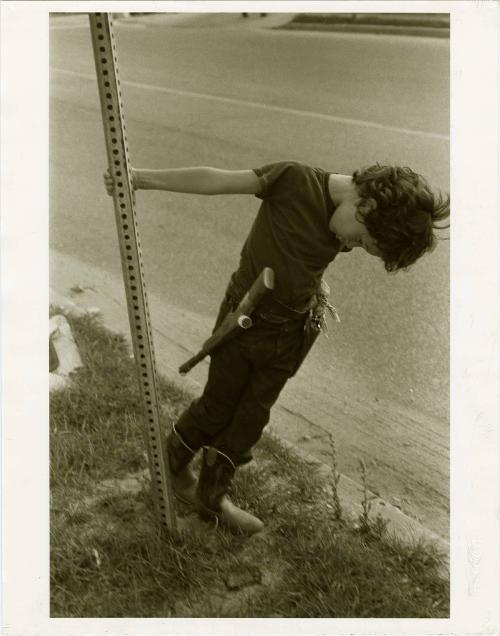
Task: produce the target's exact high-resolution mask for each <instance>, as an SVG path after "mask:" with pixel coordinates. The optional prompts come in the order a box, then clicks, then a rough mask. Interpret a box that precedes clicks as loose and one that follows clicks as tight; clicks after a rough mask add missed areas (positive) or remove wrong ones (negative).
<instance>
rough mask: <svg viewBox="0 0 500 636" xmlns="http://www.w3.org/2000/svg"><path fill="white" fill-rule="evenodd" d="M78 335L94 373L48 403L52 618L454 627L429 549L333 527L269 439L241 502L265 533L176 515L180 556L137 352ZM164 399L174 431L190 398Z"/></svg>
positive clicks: (324, 497)
mask: <svg viewBox="0 0 500 636" xmlns="http://www.w3.org/2000/svg"><path fill="white" fill-rule="evenodd" d="M71 322H72V327H73V332H74V335H75V339H76V340H77V343H78V345H79V347H80V353H81V355H82V358H83V361H84V365H85V366H84V368H83V369H82V370H80V371H79V372H78V374H77V375H76V376H75V378H74V381H73V383H72V386H71V387H70V388H68V389H64V390H62V391H59V392H57V393H54V394H52V395H51V422H50V435H51V615H52V616H54V617H63V616H64V617H278V616H282V617H445V616H447V615H448V612H449V589H448V582H447V581H444V580H442V579H441V578H439V575H438V568H439V563H440V556H439V555H437V554H436V553H435V552H434V551H433V549H432V548H431V547H430V546H423V545H416V546H412V547H408V546H403V545H398V544H397V543H396V542H395V541H394V540H392V539H391V540H390V539H389V538H387V537H386V536H385V535H384V532H383V527H382V526H380V525H377V524H374V523H369V524H368V527H367V526H366V524H363V523H357V524H352V523H351V522H348V521H347V522H346V521H338V520H336V519H335V518H334V517H335V515H334V512H333V511H334V510H335V505H331V504H332V503H334V501H333V498H332V492H331V488H329V487H328V485H325V484H322V483H321V482H320V480H319V478H318V477H317V476H316V475H315V473H314V468H313V467H312V466H311V465H308V464H307V463H305V462H303V461H300V460H299V459H297V458H296V457H295V456H293V455H292V454H291V453H290V452H289V451H287V450H286V449H284V448H283V447H282V446H281V445H280V444H279V442H278V441H277V440H275V439H273V438H271V437H270V436H267V435H266V436H264V438H263V439H262V441H261V442H260V443H259V445H258V448H257V449H256V453H255V457H256V460H255V461H254V462H253V463H252V464H250V465H249V466H245V467H244V468H242V469H241V470H240V471H239V473H238V475H237V478H236V480H235V483H234V488H233V493H232V497H233V499H234V500H235V501H236V502H238V503H239V504H240V505H242V506H245V505H246V503H245V502H249V507H250V508H251V509H252V511H254V512H255V513H256V514H258V515H259V516H260V517H261V518H262V519H263V520H264V522H265V524H266V530H265V532H264V533H262V534H261V535H256V536H254V537H252V538H251V539H244V538H243V537H239V536H233V535H231V534H229V533H227V532H226V531H224V530H221V529H217V528H214V527H213V526H212V525H211V524H208V523H206V522H202V521H200V520H199V519H198V517H197V516H196V515H194V514H193V513H191V512H190V511H189V510H188V509H187V508H185V507H181V506H179V507H178V516H179V525H180V527H181V528H182V529H183V536H184V538H183V541H182V543H176V542H174V541H173V540H172V539H171V538H170V537H168V536H164V535H162V532H161V530H160V529H159V527H158V525H157V524H156V522H155V517H154V512H153V505H152V502H151V500H150V495H149V488H148V478H147V470H146V466H147V460H146V455H145V447H144V442H143V438H142V433H141V426H140V420H141V413H140V401H139V393H138V389H137V386H136V380H135V369H134V365H133V361H132V360H131V357H130V352H129V350H128V348H127V346H126V344H125V342H124V340H123V338H121V337H120V336H117V335H115V334H112V333H110V332H109V331H107V330H105V329H104V328H103V327H102V326H100V324H99V323H98V322H96V321H95V319H91V318H80V319H77V320H72V321H71ZM160 385H161V389H160V392H161V399H162V405H163V406H164V409H165V420H166V421H167V420H168V419H171V418H175V417H176V416H177V415H178V413H179V411H180V410H182V408H184V406H185V405H186V404H187V403H188V401H189V399H190V396H188V395H186V394H184V393H182V391H180V390H179V389H178V388H176V387H175V386H173V385H170V384H168V383H167V382H165V381H164V380H163V379H161V382H160ZM325 503H328V504H329V506H325Z"/></svg>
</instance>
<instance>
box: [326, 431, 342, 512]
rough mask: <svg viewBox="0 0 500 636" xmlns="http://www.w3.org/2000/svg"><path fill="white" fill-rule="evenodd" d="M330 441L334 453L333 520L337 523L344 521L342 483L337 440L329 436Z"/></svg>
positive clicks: (332, 484) (332, 481) (332, 483)
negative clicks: (341, 502) (340, 482)
mask: <svg viewBox="0 0 500 636" xmlns="http://www.w3.org/2000/svg"><path fill="white" fill-rule="evenodd" d="M328 440H329V443H330V449H331V453H332V476H331V488H332V501H333V518H334V519H336V520H337V521H343V516H342V506H341V504H340V499H339V491H338V486H339V481H340V473H339V471H338V463H337V448H336V446H335V440H334V439H333V435H331V434H329V435H328Z"/></svg>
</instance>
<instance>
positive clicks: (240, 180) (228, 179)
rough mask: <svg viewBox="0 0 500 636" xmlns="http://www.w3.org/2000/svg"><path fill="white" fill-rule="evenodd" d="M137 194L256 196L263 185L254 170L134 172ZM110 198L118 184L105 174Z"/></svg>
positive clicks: (177, 169) (185, 169)
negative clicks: (139, 191)
mask: <svg viewBox="0 0 500 636" xmlns="http://www.w3.org/2000/svg"><path fill="white" fill-rule="evenodd" d="M132 181H133V185H134V190H168V191H169V192H185V193H190V194H256V193H258V192H259V191H260V183H259V179H258V177H257V175H256V174H255V172H253V170H221V169H219V168H209V167H196V168H173V169H167V170H137V169H135V168H133V169H132ZM104 185H105V186H106V190H107V192H108V194H109V195H112V194H113V189H114V183H113V179H112V177H111V176H110V175H109V172H106V173H105V174H104Z"/></svg>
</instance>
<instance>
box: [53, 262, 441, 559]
mask: <svg viewBox="0 0 500 636" xmlns="http://www.w3.org/2000/svg"><path fill="white" fill-rule="evenodd" d="M50 272H51V278H50V303H51V304H52V305H56V306H59V307H62V308H70V307H71V305H72V304H74V305H76V306H77V307H79V308H83V309H89V308H99V310H100V314H101V315H102V319H103V324H104V325H105V326H106V327H107V328H109V329H111V330H113V331H115V332H119V333H123V334H124V335H125V336H126V338H127V340H128V341H130V330H129V323H128V313H127V303H126V298H125V291H124V286H123V281H122V279H121V278H120V277H113V276H112V275H110V274H109V273H108V272H104V271H102V270H100V269H98V268H96V267H93V266H91V265H89V264H87V263H83V262H81V261H78V260H77V259H75V258H72V257H70V256H68V255H65V254H61V253H59V252H56V251H51V263H50ZM148 300H149V308H150V314H151V320H152V325H153V335H154V345H155V355H156V362H157V366H158V369H159V372H160V373H161V374H162V375H164V376H165V377H166V378H167V379H169V380H170V381H172V382H175V383H176V384H177V385H179V386H181V387H182V388H184V389H186V390H187V391H189V392H190V393H192V394H193V395H199V394H200V393H201V390H202V387H203V385H204V383H205V380H206V377H207V370H208V362H207V360H205V361H203V362H202V363H200V364H199V365H198V366H196V367H195V368H194V369H193V370H192V371H191V372H190V373H189V375H188V376H185V377H183V376H181V375H179V373H178V371H177V369H178V367H179V365H180V364H181V363H182V362H185V361H186V360H187V359H188V358H189V357H191V355H193V354H194V353H195V352H196V351H197V350H198V348H199V346H200V344H201V343H202V342H203V341H204V340H205V339H206V338H207V336H208V335H209V334H210V331H211V328H212V321H213V319H212V318H209V317H205V316H201V315H198V314H194V313H192V312H187V311H186V310H183V309H182V308H180V307H176V306H175V305H174V304H170V303H167V302H165V301H164V300H162V299H160V298H159V297H157V296H156V295H154V294H152V293H148ZM268 428H269V430H270V432H272V433H274V434H275V435H277V436H278V437H279V438H280V439H282V440H283V441H284V442H285V443H286V444H287V445H289V446H290V447H291V448H292V449H293V451H294V452H295V453H297V454H298V455H300V456H301V457H303V458H304V459H305V460H306V461H308V462H310V463H314V464H317V465H318V468H319V471H320V474H321V475H322V476H323V477H324V479H325V481H329V480H330V479H331V466H329V465H328V464H325V463H323V461H322V458H321V457H320V456H319V455H318V454H317V453H316V454H315V453H314V446H313V447H311V446H309V448H308V443H307V440H310V439H312V438H316V439H317V438H324V444H323V446H324V445H327V444H328V438H327V437H326V433H325V431H324V430H323V429H321V428H320V427H318V426H316V425H315V424H314V423H313V422H310V421H308V420H306V419H305V418H303V417H301V416H300V414H298V413H294V412H291V411H290V410H289V409H286V408H284V407H283V406H282V405H280V403H279V401H278V403H277V404H276V406H275V407H274V408H273V414H272V420H271V422H270V424H269V427H268ZM339 496H340V500H341V502H342V505H343V507H344V509H345V510H346V512H347V513H349V514H351V515H353V516H355V517H357V516H358V515H359V514H360V512H361V500H362V486H361V485H360V484H359V483H357V482H356V481H354V480H352V479H350V478H349V477H347V476H345V475H343V476H342V477H341V480H340V483H339ZM371 514H372V515H373V517H375V516H376V515H378V514H380V515H381V516H382V517H383V518H384V519H386V520H387V521H388V522H389V530H390V531H392V532H394V533H395V534H396V535H397V536H399V537H401V538H402V539H403V540H406V541H412V540H415V539H423V540H426V541H428V542H431V543H433V544H434V545H436V546H437V547H438V548H439V549H440V550H441V551H442V552H443V553H445V554H449V545H448V543H447V542H446V541H445V540H444V539H442V538H441V537H440V536H438V535H437V534H435V533H433V532H432V531H430V530H429V529H428V528H425V527H424V526H423V525H421V524H420V523H418V522H417V521H416V520H414V519H412V518H410V517H409V516H407V515H405V514H404V513H403V512H401V510H399V509H398V508H397V507H395V506H392V505H390V504H389V503H388V502H386V501H384V500H383V499H381V498H379V497H376V496H375V495H373V501H372V510H371Z"/></svg>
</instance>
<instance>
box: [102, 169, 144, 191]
mask: <svg viewBox="0 0 500 636" xmlns="http://www.w3.org/2000/svg"><path fill="white" fill-rule="evenodd" d="M135 177H136V174H135V170H134V169H133V168H131V169H130V180H131V181H132V191H133V192H135V190H137V184H136V181H135ZM103 180H104V187H105V188H106V192H107V193H108V194H109V196H110V197H112V196H113V194H114V192H115V182H114V179H113V177H112V176H111V175H110V173H109V170H106V172H105V173H104V174H103Z"/></svg>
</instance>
